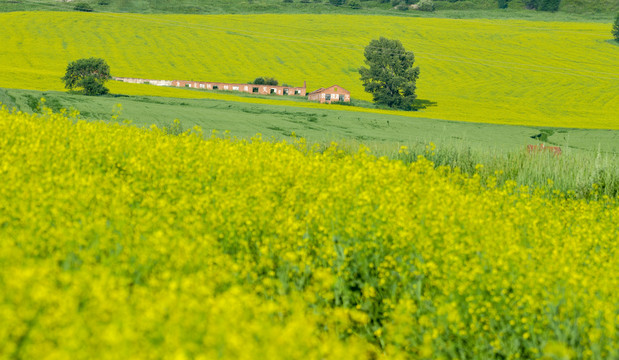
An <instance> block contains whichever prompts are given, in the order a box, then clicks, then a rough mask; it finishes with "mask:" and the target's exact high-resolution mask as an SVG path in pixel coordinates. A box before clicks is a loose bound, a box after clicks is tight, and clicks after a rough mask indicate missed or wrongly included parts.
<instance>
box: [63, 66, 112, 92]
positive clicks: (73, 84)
mask: <svg viewBox="0 0 619 360" xmlns="http://www.w3.org/2000/svg"><path fill="white" fill-rule="evenodd" d="M111 78H112V77H111V76H110V67H109V66H108V64H107V63H106V62H105V60H103V59H99V58H88V59H79V60H76V61H73V62H71V63H69V65H68V66H67V71H66V73H65V75H64V76H63V77H62V81H64V85H65V88H67V89H71V90H73V89H75V88H82V89H83V93H84V94H86V95H104V94H107V93H108V92H109V89H108V88H106V87H105V86H103V84H104V83H105V81H107V80H109V79H111Z"/></svg>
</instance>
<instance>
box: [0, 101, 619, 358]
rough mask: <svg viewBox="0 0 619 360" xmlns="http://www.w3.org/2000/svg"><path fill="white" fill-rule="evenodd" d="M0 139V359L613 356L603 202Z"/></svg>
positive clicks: (108, 143)
mask: <svg viewBox="0 0 619 360" xmlns="http://www.w3.org/2000/svg"><path fill="white" fill-rule="evenodd" d="M0 132H1V133H2V134H3V136H2V137H1V138H0V148H2V149H3V151H2V152H0V160H1V161H0V164H1V165H0V166H1V167H0V185H1V186H0V238H2V239H4V240H3V241H2V242H0V264H1V265H2V266H1V269H2V271H0V310H1V311H0V316H1V319H2V321H0V335H1V336H0V354H1V356H2V357H8V358H42V357H68V356H70V357H72V358H92V357H93V356H94V357H99V358H152V357H160V356H162V355H169V356H175V357H178V358H204V359H213V358H235V359H255V358H269V359H278V358H282V359H285V358H308V359H327V358H332V359H347V358H350V359H362V358H368V359H375V358H411V357H412V358H467V359H505V358H507V359H517V358H521V359H522V358H524V359H534V358H535V359H537V358H540V357H542V356H545V357H547V358H576V359H610V358H616V357H618V356H619V353H617V349H619V338H617V334H618V332H617V327H618V326H619V317H617V302H616V296H615V295H616V289H617V288H618V287H619V276H618V274H617V272H616V269H617V268H618V267H619V256H618V254H617V252H616V250H615V249H616V247H617V240H618V237H619V235H618V234H619V232H618V229H617V224H616V219H617V217H618V216H619V202H618V199H616V198H614V199H610V198H607V197H606V198H600V199H599V200H592V201H584V200H575V199H570V198H566V197H565V196H563V195H550V196H549V194H544V193H543V192H542V191H534V192H532V193H531V191H530V189H527V188H522V187H519V186H518V185H517V184H516V183H514V182H508V183H506V184H504V185H503V186H493V185H492V184H485V185H484V184H482V183H481V181H480V176H479V175H473V176H467V175H464V174H461V173H459V172H457V171H450V170H448V169H446V168H439V169H435V168H434V166H433V165H432V163H431V162H429V161H428V160H426V159H424V158H423V157H419V158H417V159H415V161H413V162H411V163H410V164H408V163H405V162H402V161H397V160H388V159H386V158H381V159H378V158H376V157H374V156H371V155H368V154H367V152H366V150H364V149H363V148H362V149H360V150H359V151H358V152H355V153H354V154H349V153H347V152H343V151H341V150H340V149H338V146H336V145H332V146H330V147H328V148H326V149H322V150H321V151H314V150H312V149H308V147H307V146H306V145H305V144H304V142H303V141H302V140H299V141H297V143H296V144H293V145H291V144H286V143H281V142H267V141H263V140H260V139H258V138H254V139H251V140H234V139H226V138H220V137H212V138H210V139H208V140H204V139H203V134H201V131H200V129H198V128H194V129H192V130H191V133H184V134H181V135H179V136H171V135H169V133H170V130H168V131H162V130H159V129H158V128H155V127H153V128H151V129H141V128H138V127H133V126H126V125H121V124H106V123H102V122H94V123H92V122H85V121H78V120H76V119H74V118H67V117H65V116H63V115H52V114H47V115H27V114H23V113H19V114H17V113H16V114H11V113H9V112H8V111H6V110H3V111H2V112H0ZM402 152H403V154H405V152H406V149H402Z"/></svg>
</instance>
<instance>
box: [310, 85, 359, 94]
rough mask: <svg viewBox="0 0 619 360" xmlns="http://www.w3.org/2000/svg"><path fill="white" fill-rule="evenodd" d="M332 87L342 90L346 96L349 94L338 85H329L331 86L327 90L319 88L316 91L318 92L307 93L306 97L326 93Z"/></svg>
mask: <svg viewBox="0 0 619 360" xmlns="http://www.w3.org/2000/svg"><path fill="white" fill-rule="evenodd" d="M334 87H337V88H338V89H340V90H342V91H343V92H345V93H347V94H350V91H348V90H346V89H344V88H343V87H341V86H339V85H337V84H335V85H331V86H329V87H328V88H320V89H318V90H314V91H312V92H311V93H309V94H307V95H312V94H320V93H323V92H326V91H327V90H329V89H332V88H334Z"/></svg>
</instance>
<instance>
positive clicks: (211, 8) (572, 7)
mask: <svg viewBox="0 0 619 360" xmlns="http://www.w3.org/2000/svg"><path fill="white" fill-rule="evenodd" d="M84 2H85V3H88V4H90V5H91V6H92V8H93V9H94V10H95V11H111V12H132V13H146V14H149V13H176V14H241V13H244V14H248V13H346V12H349V13H355V12H363V13H366V12H369V13H375V14H382V15H386V14H388V13H392V14H394V13H399V14H403V12H402V11H400V10H396V9H395V8H394V4H395V2H393V1H392V0H362V1H361V2H360V3H359V4H360V5H361V8H360V9H358V8H355V9H353V8H351V7H350V6H349V5H348V4H347V2H348V1H347V2H346V3H345V4H344V5H342V6H333V5H331V2H330V1H329V0H305V1H301V0H292V1H290V2H284V1H282V0H176V1H160V0H107V1H95V0H86V1H84V0H82V1H80V3H84ZM434 3H435V7H436V9H437V10H439V11H440V10H445V9H453V10H461V11H462V10H479V9H484V10H489V9H491V10H496V11H497V13H499V12H501V10H499V9H498V4H497V0H434ZM74 7H75V5H74V4H71V3H65V2H59V1H57V0H21V1H6V0H0V11H22V10H59V11H71V10H73V8H74ZM525 8H526V7H525V3H524V0H510V2H509V9H511V10H524V9H525ZM618 11H619V2H617V1H616V0H563V1H562V3H561V7H560V9H559V12H561V13H566V14H599V15H602V16H603V15H604V14H611V13H613V12H618ZM531 12H534V11H531ZM411 13H412V12H411ZM414 13H416V14H417V15H420V13H419V12H414ZM443 15H444V14H443ZM521 16H522V15H521ZM609 18H610V15H609Z"/></svg>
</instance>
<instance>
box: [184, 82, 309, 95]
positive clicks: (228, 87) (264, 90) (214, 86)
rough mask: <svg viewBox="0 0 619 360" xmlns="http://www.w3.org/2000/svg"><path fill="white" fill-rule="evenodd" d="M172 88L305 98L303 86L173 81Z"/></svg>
mask: <svg viewBox="0 0 619 360" xmlns="http://www.w3.org/2000/svg"><path fill="white" fill-rule="evenodd" d="M172 86H176V87H187V88H194V89H203V90H224V91H241V92H246V93H252V94H260V95H269V94H275V95H293V96H294V95H297V96H305V93H306V92H305V84H303V87H295V86H279V85H277V86H276V85H254V84H233V83H221V82H207V81H187V80H174V81H172Z"/></svg>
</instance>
